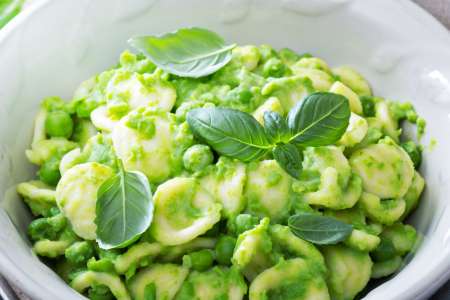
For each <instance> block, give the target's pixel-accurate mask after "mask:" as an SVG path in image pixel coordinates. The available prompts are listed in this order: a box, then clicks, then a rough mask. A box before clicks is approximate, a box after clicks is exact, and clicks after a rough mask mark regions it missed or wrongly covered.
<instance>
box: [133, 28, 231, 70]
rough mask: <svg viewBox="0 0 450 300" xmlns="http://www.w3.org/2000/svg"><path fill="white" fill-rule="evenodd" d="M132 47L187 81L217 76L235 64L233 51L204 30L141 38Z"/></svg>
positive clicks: (215, 36)
mask: <svg viewBox="0 0 450 300" xmlns="http://www.w3.org/2000/svg"><path fill="white" fill-rule="evenodd" d="M128 43H129V44H130V45H131V46H132V47H134V48H136V49H137V50H139V51H141V52H142V53H143V54H144V55H145V56H147V57H148V59H150V60H151V61H152V62H153V63H154V64H155V65H157V66H158V67H159V68H161V69H163V70H164V71H167V72H169V73H172V74H175V75H178V76H184V77H194V78H198V77H202V76H206V75H209V74H212V73H214V72H215V71H217V70H219V69H220V68H222V67H223V66H225V65H226V64H227V63H228V62H229V61H230V60H231V49H233V48H234V47H235V46H236V44H232V45H226V44H225V41H224V40H223V39H222V38H221V37H220V36H219V35H218V34H216V33H214V32H212V31H209V30H206V29H202V28H185V29H179V30H177V31H175V32H171V33H166V34H164V35H161V36H139V37H134V38H131V39H130V40H129V41H128Z"/></svg>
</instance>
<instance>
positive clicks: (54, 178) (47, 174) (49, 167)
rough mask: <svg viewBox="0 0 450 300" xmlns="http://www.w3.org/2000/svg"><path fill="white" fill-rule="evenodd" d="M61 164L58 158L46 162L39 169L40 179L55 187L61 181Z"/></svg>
mask: <svg viewBox="0 0 450 300" xmlns="http://www.w3.org/2000/svg"><path fill="white" fill-rule="evenodd" d="M59 163H60V160H59V159H58V158H56V157H51V158H50V159H48V160H46V161H45V162H44V163H43V164H42V166H41V168H40V169H39V179H40V180H41V181H43V182H45V183H46V184H49V185H53V186H55V185H56V184H57V183H58V181H59V180H60V179H61V173H60V172H59Z"/></svg>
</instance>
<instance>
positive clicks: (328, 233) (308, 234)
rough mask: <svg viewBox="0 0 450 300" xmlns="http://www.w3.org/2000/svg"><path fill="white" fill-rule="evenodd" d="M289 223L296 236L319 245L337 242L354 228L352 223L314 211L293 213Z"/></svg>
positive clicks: (343, 238)
mask: <svg viewBox="0 0 450 300" xmlns="http://www.w3.org/2000/svg"><path fill="white" fill-rule="evenodd" d="M288 225H289V227H290V228H291V231H292V233H294V234H295V235H296V236H298V237H300V238H302V239H304V240H307V241H309V242H311V243H314V244H317V245H330V244H337V243H339V242H341V241H343V240H345V239H346V238H347V237H348V236H349V235H350V234H351V233H352V230H353V226H352V225H350V224H347V223H344V222H341V221H339V220H337V219H335V218H331V217H326V216H322V215H318V214H312V213H300V214H296V215H293V216H291V217H290V218H289V219H288Z"/></svg>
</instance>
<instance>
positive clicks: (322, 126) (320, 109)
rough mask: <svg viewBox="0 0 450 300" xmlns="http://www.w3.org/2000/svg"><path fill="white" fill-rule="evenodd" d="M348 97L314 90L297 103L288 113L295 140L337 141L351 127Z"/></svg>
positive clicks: (309, 142) (302, 142) (312, 142)
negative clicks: (349, 125)
mask: <svg viewBox="0 0 450 300" xmlns="http://www.w3.org/2000/svg"><path fill="white" fill-rule="evenodd" d="M349 118H350V105H349V102H348V99H347V98H345V97H344V96H342V95H338V94H333V93H325V92H320V93H314V94H311V95H309V96H308V97H306V98H305V99H304V100H303V101H301V102H299V103H297V104H296V105H295V106H294V108H292V109H291V111H290V112H289V115H288V126H289V128H290V129H291V132H292V137H291V140H290V141H291V142H292V143H295V144H298V145H302V146H304V147H306V146H314V147H317V146H326V145H330V144H334V143H336V142H337V141H338V140H339V139H340V138H341V136H342V135H343V134H344V132H345V130H346V129H347V126H348V123H349Z"/></svg>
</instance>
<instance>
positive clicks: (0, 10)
mask: <svg viewBox="0 0 450 300" xmlns="http://www.w3.org/2000/svg"><path fill="white" fill-rule="evenodd" d="M23 2H24V0H2V1H0V28H2V27H3V26H5V25H6V23H8V22H9V21H11V19H12V18H14V17H15V16H16V15H17V14H18V13H19V12H20V10H21V8H22V5H23Z"/></svg>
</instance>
